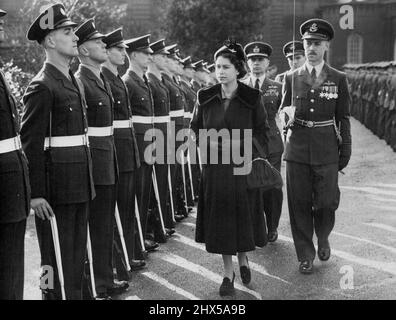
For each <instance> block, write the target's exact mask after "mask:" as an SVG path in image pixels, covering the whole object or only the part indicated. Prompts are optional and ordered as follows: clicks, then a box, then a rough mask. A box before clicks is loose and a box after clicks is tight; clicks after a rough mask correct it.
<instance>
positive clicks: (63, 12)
mask: <svg viewBox="0 0 396 320" xmlns="http://www.w3.org/2000/svg"><path fill="white" fill-rule="evenodd" d="M60 13H61V14H62V15H64V16H65V15H66V12H65V10H64V9H63V8H60Z"/></svg>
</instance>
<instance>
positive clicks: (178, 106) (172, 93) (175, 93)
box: [162, 74, 186, 126]
mask: <svg viewBox="0 0 396 320" xmlns="http://www.w3.org/2000/svg"><path fill="white" fill-rule="evenodd" d="M162 81H163V83H164V85H165V86H166V88H167V89H168V91H169V97H170V111H177V110H183V111H184V105H185V103H186V99H185V97H184V93H183V91H182V90H181V89H180V87H179V86H178V85H177V84H176V83H175V81H174V80H173V79H172V78H171V77H169V76H168V75H167V74H163V75H162ZM175 124H176V126H183V125H184V118H183V117H178V118H176V120H175Z"/></svg>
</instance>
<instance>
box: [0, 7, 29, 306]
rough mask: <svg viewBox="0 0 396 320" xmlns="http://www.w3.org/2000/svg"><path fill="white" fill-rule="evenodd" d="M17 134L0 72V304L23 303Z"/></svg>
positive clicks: (23, 177)
mask: <svg viewBox="0 0 396 320" xmlns="http://www.w3.org/2000/svg"><path fill="white" fill-rule="evenodd" d="M3 15H5V11H2V10H0V17H2V16H3ZM19 131H20V127H19V115H18V110H17V107H16V101H15V99H14V97H13V96H12V95H11V92H10V87H9V86H8V84H7V81H6V80H5V78H4V74H3V72H2V71H1V70H0V185H1V190H0V300H22V299H23V285H24V283H23V281H24V254H25V253H24V243H25V229H26V217H27V216H28V215H29V210H30V183H29V173H28V163H27V159H26V156H25V154H24V153H23V151H22V145H21V141H20V137H19Z"/></svg>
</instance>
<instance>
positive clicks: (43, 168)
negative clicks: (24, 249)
mask: <svg viewBox="0 0 396 320" xmlns="http://www.w3.org/2000/svg"><path fill="white" fill-rule="evenodd" d="M49 17H53V21H51V22H53V24H52V23H49V25H47V24H46V21H48V19H49ZM75 26H76V23H74V22H72V21H70V19H69V17H67V16H66V14H65V8H64V6H63V5H61V4H55V5H52V6H49V7H47V8H46V9H45V10H43V11H42V12H41V13H40V15H39V16H38V18H37V19H36V20H35V21H34V22H33V24H32V25H31V26H30V28H29V31H28V34H27V38H28V39H29V40H31V41H37V42H38V43H39V44H40V45H41V46H42V47H43V48H44V50H45V54H46V61H45V63H44V66H43V68H42V69H41V71H40V72H39V73H38V74H37V75H36V76H35V77H34V79H33V80H32V82H31V83H30V84H29V86H28V88H27V90H26V93H25V95H24V97H23V102H24V106H25V109H24V115H23V120H22V130H21V138H22V144H23V148H24V150H25V152H26V155H27V158H28V160H29V171H30V182H31V188H32V200H31V206H32V209H33V210H34V212H35V214H36V229H37V237H38V241H39V246H40V253H41V266H42V267H43V266H50V267H52V268H53V270H54V271H55V272H54V286H53V289H50V286H49V287H48V288H44V287H41V289H42V292H43V299H45V300H47V299H51V300H52V299H61V290H60V284H59V281H58V279H59V278H58V272H57V268H56V266H57V265H56V260H55V253H54V246H53V239H52V235H51V226H50V222H49V219H50V218H52V216H55V217H56V220H57V224H58V231H59V242H60V251H61V257H62V266H63V275H64V284H65V293H66V299H73V300H78V299H82V280H83V270H84V262H85V255H86V247H87V221H88V203H89V201H90V200H92V199H93V198H94V197H95V190H94V185H93V180H92V163H91V154H90V149H89V147H88V139H87V132H88V123H87V116H86V112H87V111H86V104H85V100H84V88H83V86H82V84H81V82H80V81H79V80H78V79H76V78H74V76H73V74H72V73H71V71H70V69H69V64H70V60H71V59H72V58H73V57H76V56H77V55H78V50H77V41H78V37H77V36H76V35H75V33H74V31H73V28H74V27H75ZM3 186H4V185H3ZM43 275H44V274H43Z"/></svg>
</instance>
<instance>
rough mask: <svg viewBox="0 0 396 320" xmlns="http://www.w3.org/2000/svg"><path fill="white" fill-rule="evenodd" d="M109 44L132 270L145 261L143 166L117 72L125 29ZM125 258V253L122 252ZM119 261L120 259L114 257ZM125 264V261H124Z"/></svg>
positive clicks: (105, 68)
mask: <svg viewBox="0 0 396 320" xmlns="http://www.w3.org/2000/svg"><path fill="white" fill-rule="evenodd" d="M103 42H104V43H105V44H106V50H107V57H108V59H107V61H106V62H105V63H104V64H103V65H102V74H103V75H104V77H105V79H106V81H107V82H108V83H109V85H110V88H111V93H112V95H113V98H114V122H113V124H114V142H115V146H116V152H117V163H118V170H119V180H118V185H117V205H118V211H119V214H120V219H121V224H122V228H123V232H124V239H125V244H126V248H127V252H128V257H129V264H130V266H131V270H132V271H136V270H139V269H142V268H143V267H144V266H145V265H146V263H145V261H144V260H135V259H134V257H135V247H137V246H136V244H135V233H136V232H137V226H136V217H135V195H136V172H137V170H138V169H139V167H140V159H139V149H138V147H137V142H136V137H135V129H134V127H133V124H132V109H131V105H130V103H129V97H128V90H127V88H126V86H125V83H124V81H123V80H122V79H121V76H120V75H119V74H118V66H122V65H124V63H125V55H126V52H125V48H126V47H127V46H126V45H125V43H124V38H123V34H122V28H119V29H117V30H114V31H113V32H110V33H109V34H107V35H106V37H105V38H103ZM115 239H116V243H117V247H118V249H122V245H121V241H120V237H119V234H118V231H116V233H115ZM121 256H122V258H123V255H121ZM115 260H116V261H118V262H120V260H119V259H115ZM124 263H125V261H124ZM121 270H123V271H126V270H125V267H124V266H123V265H122V264H121V265H120V264H117V273H120V274H121V275H122V274H123V273H124V276H122V277H121V278H122V279H120V278H119V279H120V280H128V279H129V277H128V275H127V274H125V272H122V271H121Z"/></svg>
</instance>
